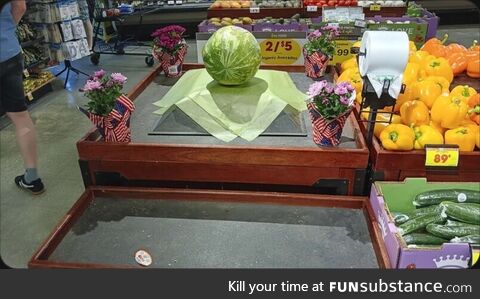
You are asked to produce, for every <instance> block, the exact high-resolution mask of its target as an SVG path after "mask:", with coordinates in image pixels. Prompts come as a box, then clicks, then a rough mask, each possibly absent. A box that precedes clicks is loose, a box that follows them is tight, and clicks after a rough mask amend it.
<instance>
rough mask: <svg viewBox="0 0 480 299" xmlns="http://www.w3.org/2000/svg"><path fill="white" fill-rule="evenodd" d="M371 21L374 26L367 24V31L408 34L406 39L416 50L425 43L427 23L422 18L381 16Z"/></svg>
mask: <svg viewBox="0 0 480 299" xmlns="http://www.w3.org/2000/svg"><path fill="white" fill-rule="evenodd" d="M371 20H373V21H375V22H380V23H378V24H377V23H375V24H370V23H368V22H367V29H368V30H383V31H405V32H406V33H407V34H408V38H409V39H410V40H411V41H413V42H414V43H415V45H416V46H417V48H420V47H421V46H422V45H423V44H424V43H425V38H426V36H427V30H428V23H427V22H426V21H425V20H423V19H422V18H410V17H400V18H394V17H390V18H384V17H381V16H375V17H374V18H372V19H371ZM406 21H409V22H410V23H408V24H405V23H396V22H406ZM390 22H393V23H390Z"/></svg>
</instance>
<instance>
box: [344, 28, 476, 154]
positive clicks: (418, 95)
mask: <svg viewBox="0 0 480 299" xmlns="http://www.w3.org/2000/svg"><path fill="white" fill-rule="evenodd" d="M446 38H447V37H445V38H444V39H443V40H438V39H436V38H433V39H430V40H428V41H427V42H426V43H425V44H424V45H423V46H422V47H421V49H420V50H418V51H417V48H416V46H415V44H414V43H413V42H410V58H409V62H408V64H407V66H406V68H405V71H404V74H403V76H404V77H403V83H404V84H405V85H406V89H405V92H404V93H403V94H400V96H399V97H398V99H397V102H396V104H395V107H394V108H393V111H392V107H387V108H386V109H384V111H380V114H379V116H377V120H378V119H387V121H388V120H389V119H390V115H391V112H393V113H395V114H394V115H393V117H392V124H390V125H385V124H376V126H375V132H374V133H375V136H376V137H377V138H379V139H380V142H381V143H382V145H383V147H384V148H385V149H387V150H399V151H409V150H412V149H423V148H424V145H425V144H456V145H458V146H459V148H460V151H474V149H475V147H477V148H479V149H480V141H479V139H480V138H479V137H478V136H479V135H480V127H479V125H480V98H479V95H478V93H477V91H476V90H475V89H474V88H472V87H470V86H468V85H458V86H451V83H452V81H453V79H454V77H455V76H458V75H460V74H461V73H462V72H464V71H465V70H466V75H468V76H470V77H472V78H477V75H478V76H480V70H479V68H480V60H479V59H480V47H479V46H478V45H476V42H474V43H473V45H472V46H471V47H470V48H466V47H464V46H462V45H459V44H449V45H444V43H445V40H446ZM458 57H460V58H461V59H463V60H462V61H461V63H459V60H457V59H459V58H458ZM337 81H339V82H341V81H347V82H351V83H352V84H354V86H356V89H357V93H360V92H361V88H362V85H363V84H362V78H361V77H360V74H359V72H358V65H357V62H356V58H351V59H349V60H346V61H344V62H343V63H342V65H341V75H340V76H339V78H338V80H337ZM357 101H358V102H359V103H360V102H361V97H357ZM362 118H364V119H368V113H362Z"/></svg>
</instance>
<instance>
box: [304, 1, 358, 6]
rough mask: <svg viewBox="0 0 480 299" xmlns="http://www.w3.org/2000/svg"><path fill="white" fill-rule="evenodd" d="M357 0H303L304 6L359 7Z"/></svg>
mask: <svg viewBox="0 0 480 299" xmlns="http://www.w3.org/2000/svg"><path fill="white" fill-rule="evenodd" d="M358 2H359V1H357V0H303V5H304V6H317V7H325V6H329V7H332V6H358Z"/></svg>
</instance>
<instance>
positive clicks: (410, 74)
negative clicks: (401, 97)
mask: <svg viewBox="0 0 480 299" xmlns="http://www.w3.org/2000/svg"><path fill="white" fill-rule="evenodd" d="M419 71H420V65H419V64H418V63H414V62H409V63H407V66H406V67H405V70H404V71H403V83H404V84H405V85H410V84H412V83H414V82H415V81H417V78H418V72H419Z"/></svg>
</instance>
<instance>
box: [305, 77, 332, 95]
mask: <svg viewBox="0 0 480 299" xmlns="http://www.w3.org/2000/svg"><path fill="white" fill-rule="evenodd" d="M327 85H328V82H327V81H326V80H322V81H320V82H315V83H313V84H312V85H310V87H309V89H308V92H307V95H309V96H311V97H314V96H317V95H319V94H320V93H321V92H322V91H323V89H324V88H325V87H326V86H327Z"/></svg>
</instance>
